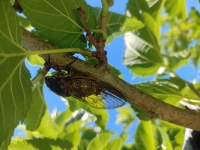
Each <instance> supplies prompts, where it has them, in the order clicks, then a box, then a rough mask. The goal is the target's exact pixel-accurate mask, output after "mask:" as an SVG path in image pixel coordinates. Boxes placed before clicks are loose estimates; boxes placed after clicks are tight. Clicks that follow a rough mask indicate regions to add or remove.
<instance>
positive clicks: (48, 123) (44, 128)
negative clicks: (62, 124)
mask: <svg viewBox="0 0 200 150" xmlns="http://www.w3.org/2000/svg"><path fill="white" fill-rule="evenodd" d="M42 88H43V87H42V86H41V85H40V84H38V85H36V86H35V87H34V88H33V94H32V99H33V102H32V104H31V107H30V110H29V111H28V113H27V116H26V118H25V120H24V122H25V123H26V128H27V130H31V131H34V130H36V131H38V132H39V133H40V134H42V135H43V137H49V138H52V139H53V138H57V135H58V131H59V129H58V126H57V125H56V123H55V122H54V121H53V119H52V118H51V116H50V114H49V111H48V109H47V105H46V102H45V100H44V96H43V90H42Z"/></svg>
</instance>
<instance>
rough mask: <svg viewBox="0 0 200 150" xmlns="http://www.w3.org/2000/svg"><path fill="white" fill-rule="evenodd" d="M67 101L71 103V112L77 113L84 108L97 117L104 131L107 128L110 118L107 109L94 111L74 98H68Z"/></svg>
mask: <svg viewBox="0 0 200 150" xmlns="http://www.w3.org/2000/svg"><path fill="white" fill-rule="evenodd" d="M67 100H68V102H69V106H70V110H71V111H75V110H78V109H80V108H83V109H85V110H86V111H88V112H90V113H92V114H93V115H95V116H96V117H97V120H96V123H97V125H99V126H100V127H101V128H103V129H104V128H105V127H106V124H107V122H108V118H109V116H108V112H107V110H106V109H94V108H92V107H90V106H88V105H87V104H86V103H83V102H81V101H79V100H77V99H75V98H73V97H68V98H67Z"/></svg>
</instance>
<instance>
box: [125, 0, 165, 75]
mask: <svg viewBox="0 0 200 150" xmlns="http://www.w3.org/2000/svg"><path fill="white" fill-rule="evenodd" d="M161 6H162V5H160V7H161ZM160 7H158V8H157V10H154V7H153V8H152V9H153V10H151V9H149V8H148V5H147V3H146V2H145V1H144V0H129V2H128V4H127V12H129V15H131V16H134V17H136V18H137V19H138V20H139V21H141V22H144V23H145V27H144V28H142V29H140V30H137V31H134V32H129V33H126V34H125V35H124V38H125V45H126V50H125V54H124V64H125V65H126V66H127V67H128V68H130V70H131V72H133V73H134V74H135V75H138V76H149V75H152V74H154V73H156V72H157V71H158V69H159V68H160V67H161V66H162V56H161V54H160V48H159V46H158V43H157V39H156V36H158V34H157V32H158V31H159V30H160V29H159V27H153V25H154V21H156V20H154V19H153V18H155V19H157V20H159V18H158V17H155V16H156V15H158V13H159V11H160ZM153 11H154V13H153V14H152V15H151V12H153ZM140 12H141V13H140ZM150 16H151V17H150ZM150 18H151V19H150Z"/></svg>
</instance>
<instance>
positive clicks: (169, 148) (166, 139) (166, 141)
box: [158, 127, 173, 150]
mask: <svg viewBox="0 0 200 150" xmlns="http://www.w3.org/2000/svg"><path fill="white" fill-rule="evenodd" d="M158 130H159V132H160V135H161V138H162V145H164V146H165V147H166V149H167V150H172V149H173V148H172V145H171V142H170V139H169V137H168V135H167V133H166V132H165V131H164V130H163V129H162V128H161V127H158Z"/></svg>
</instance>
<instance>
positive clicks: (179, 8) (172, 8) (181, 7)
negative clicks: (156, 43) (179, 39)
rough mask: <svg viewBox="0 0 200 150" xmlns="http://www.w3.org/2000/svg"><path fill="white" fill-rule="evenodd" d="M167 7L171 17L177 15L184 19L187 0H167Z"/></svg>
mask: <svg viewBox="0 0 200 150" xmlns="http://www.w3.org/2000/svg"><path fill="white" fill-rule="evenodd" d="M165 9H166V12H167V13H168V14H169V16H170V17H171V18H174V17H175V16H177V17H179V18H181V19H182V20H184V19H185V18H186V1H185V0H176V1H174V0H166V2H165Z"/></svg>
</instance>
